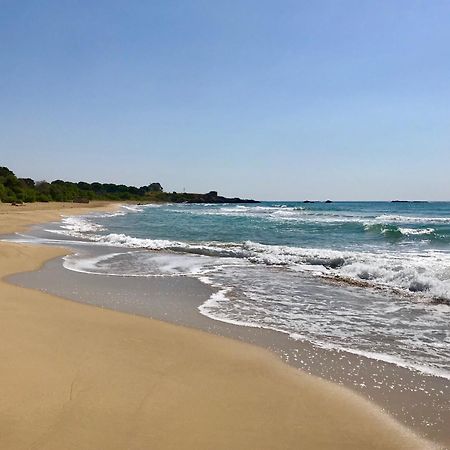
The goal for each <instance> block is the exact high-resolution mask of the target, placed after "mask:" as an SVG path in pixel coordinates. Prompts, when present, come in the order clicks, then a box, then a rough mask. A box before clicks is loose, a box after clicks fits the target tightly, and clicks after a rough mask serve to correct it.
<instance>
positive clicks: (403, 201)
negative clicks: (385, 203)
mask: <svg viewBox="0 0 450 450" xmlns="http://www.w3.org/2000/svg"><path fill="white" fill-rule="evenodd" d="M391 203H410V202H409V200H392V201H391Z"/></svg>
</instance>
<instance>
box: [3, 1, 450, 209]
mask: <svg viewBox="0 0 450 450" xmlns="http://www.w3.org/2000/svg"><path fill="white" fill-rule="evenodd" d="M0 165H6V166H9V167H10V168H11V169H12V170H14V171H15V172H16V173H17V174H18V175H19V176H30V177H32V178H34V179H37V180H39V179H46V180H49V181H50V180H53V179H55V178H63V179H68V180H76V181H78V180H80V179H83V180H85V181H103V182H106V181H112V182H123V183H127V184H135V185H143V184H148V183H149V182H152V181H159V182H161V184H162V185H163V186H164V187H165V188H166V189H167V190H170V191H172V190H182V189H183V188H186V190H187V191H199V192H204V191H208V190H210V189H215V190H218V191H220V192H221V193H223V194H226V195H242V196H251V197H256V198H259V199H284V200H289V199H304V198H309V199H325V198H331V199H392V198H407V199H434V200H444V199H446V200H450V1H448V0H423V1H415V0H376V1H375V0H373V1H369V0H367V1H361V0H354V1H348V0H342V1H337V0H330V1H326V0H323V1H320V0H319V1H311V0H309V1H300V0H296V1H281V2H280V1H265V0H257V1H245V0H240V1H221V2H219V1H206V0H204V1H181V0H180V1H170V0H164V1H131V0H126V1H114V0H108V1H106V0H105V1H98V0H97V1H96V0H91V1H75V0H74V1H65V0H55V1H45V0H36V1H27V0H21V1H17V0H8V1H4V0H0Z"/></svg>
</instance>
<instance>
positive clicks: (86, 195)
mask: <svg viewBox="0 0 450 450" xmlns="http://www.w3.org/2000/svg"><path fill="white" fill-rule="evenodd" d="M164 194H165V193H164V192H163V188H162V186H161V185H160V184H159V183H150V184H149V185H148V186H141V187H136V186H126V185H124V184H113V183H98V182H95V183H86V182H84V181H80V182H78V183H73V182H71V181H63V180H55V181H52V182H51V183H49V182H47V181H34V180H32V179H31V178H18V177H17V176H16V175H15V174H14V172H13V171H11V170H10V169H8V168H7V167H0V201H2V202H4V203H21V202H27V203H28V202H50V201H53V202H88V201H90V200H136V201H146V200H149V199H151V200H158V199H159V197H161V199H160V200H161V201H164V200H165V198H164V197H165V195H164Z"/></svg>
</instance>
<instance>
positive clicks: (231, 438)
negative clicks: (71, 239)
mask: <svg viewBox="0 0 450 450" xmlns="http://www.w3.org/2000/svg"><path fill="white" fill-rule="evenodd" d="M18 208H20V207H18ZM60 213H61V210H59V211H58V210H54V209H53V210H50V209H48V210H46V211H44V212H43V213H42V214H40V212H38V210H37V209H34V210H33V215H32V216H29V215H22V213H20V214H19V216H20V217H18V219H17V228H14V226H15V225H14V224H15V222H14V218H11V217H7V216H8V214H7V213H6V217H2V218H1V222H0V232H11V231H13V230H14V229H19V228H20V227H22V229H23V227H24V226H26V225H28V224H29V223H33V220H34V222H44V221H48V220H55V219H56V218H57V217H58V215H59V214H60ZM5 224H6V225H5ZM64 253H66V250H63V249H60V248H55V247H49V246H45V247H44V246H32V245H23V244H14V243H5V242H1V243H0V277H1V278H2V281H1V282H0V321H1V323H0V339H1V342H2V346H0V385H1V386H2V388H1V402H0V448H5V449H6V448H7V449H13V450H14V449H29V448H33V449H58V450H59V449H78V450H79V449H92V448H96V449H100V448H107V449H124V448H127V449H143V448H152V449H171V448H182V449H210V448H215V449H230V448H233V449H241V448H242V449H275V448H280V449H290V448H305V449H327V448H329V449H340V448H342V449H361V448H364V449H372V448H373V449H375V448H377V449H416V448H417V449H423V448H427V447H429V444H428V443H427V442H426V441H424V440H421V439H419V438H417V437H416V436H415V435H414V434H412V432H410V431H409V430H408V429H407V428H405V427H404V426H402V425H400V424H399V423H398V422H397V421H395V420H394V419H392V418H391V417H390V416H388V415H386V414H383V413H382V412H381V411H380V410H379V409H378V408H377V407H375V406H374V405H373V404H372V403H370V402H368V401H366V400H364V399H363V398H362V397H360V396H358V395H356V394H354V393H352V392H351V391H350V390H348V389H344V388H342V387H339V386H338V385H336V384H332V383H329V382H326V381H324V380H321V379H319V378H316V377H313V376H310V375H307V374H305V373H303V372H301V371H298V370H295V369H293V368H290V367H289V366H288V365H286V364H283V363H282V362H281V361H280V360H279V359H278V358H276V357H275V356H274V355H273V354H271V353H270V352H267V351H266V350H263V349H261V348H258V347H257V346H252V345H248V344H245V343H239V342H237V341H235V340H231V339H226V338H223V337H219V336H214V335H213V334H210V333H205V332H202V331H198V330H193V329H190V328H187V327H183V326H175V325H172V324H168V323H164V322H162V321H157V320H153V319H149V318H144V317H139V316H133V315H130V314H123V313H120V312H116V311H113V310H111V309H109V307H111V306H112V305H111V304H109V305H108V309H106V308H98V307H93V306H88V305H82V304H79V303H76V302H70V301H66V300H63V299H61V298H59V297H57V296H54V295H51V294H48V293H45V292H40V291H38V290H34V289H27V288H24V287H20V286H15V285H12V284H9V283H6V282H5V281H3V279H4V278H5V277H6V276H8V275H12V274H14V273H17V272H23V271H33V270H36V269H38V268H40V267H41V266H42V265H43V264H44V263H45V261H47V260H49V259H51V258H55V257H57V256H58V255H62V254H64ZM56 262H57V260H56ZM52 263H53V262H52ZM52 263H50V265H51V264H52ZM45 270H47V268H46V269H45ZM66 272H67V271H66ZM40 273H42V272H40ZM94 278H96V277H94ZM107 278H108V280H107V282H106V283H104V285H105V286H106V287H107V289H108V287H109V294H108V292H107V291H106V294H105V295H106V298H113V297H114V295H113V294H114V293H115V292H116V291H117V290H118V288H119V286H113V285H112V284H111V283H113V278H112V277H107ZM120 281H123V280H120ZM184 281H186V280H184ZM45 284H46V285H45V286H43V289H47V290H50V288H51V287H52V286H57V285H58V286H60V285H63V287H65V289H66V291H65V294H66V296H69V293H70V290H72V291H73V290H74V289H78V290H79V292H81V291H80V289H81V288H82V287H83V288H85V287H86V285H84V281H83V282H82V283H81V284H80V280H78V281H77V282H76V283H75V284H74V285H70V284H68V281H67V279H66V278H62V279H61V275H60V274H59V273H57V272H53V274H52V275H51V277H50V279H47V280H46V281H45ZM74 286H75V287H74ZM87 287H89V285H87ZM160 288H161V289H159V292H162V293H164V292H165V291H164V290H163V288H162V285H161V286H160ZM179 288H180V291H179V293H180V294H182V295H181V296H179V298H183V296H184V297H185V298H188V297H189V296H188V295H187V294H186V289H187V288H186V287H184V286H183V287H181V286H180V287H179ZM194 291H196V287H194ZM96 293H97V292H93V296H92V297H96ZM161 295H163V294H161ZM193 295H194V294H193ZM150 297H151V298H155V299H156V291H153V296H152V295H150ZM165 298H166V297H165ZM161 301H165V300H164V299H163V297H161ZM119 303H120V302H119ZM161 311H162V308H161ZM234 337H239V335H237V336H234Z"/></svg>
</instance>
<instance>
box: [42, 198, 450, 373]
mask: <svg viewBox="0 0 450 450" xmlns="http://www.w3.org/2000/svg"><path fill="white" fill-rule="evenodd" d="M48 231H50V232H51V233H52V235H53V236H54V238H55V239H58V238H66V239H67V238H68V237H71V238H75V239H81V240H86V241H89V242H92V243H97V244H102V245H105V244H106V245H111V246H115V247H116V248H117V247H121V248H124V249H126V248H129V249H134V250H135V249H142V250H140V251H124V252H117V251H111V253H110V254H106V255H105V254H103V255H101V256H97V257H90V258H86V257H82V256H77V255H74V256H69V257H67V258H66V260H65V267H66V268H67V269H70V270H75V271H80V272H87V273H101V274H110V275H118V276H123V275H126V276H161V275H164V276H168V275H170V276H182V275H191V276H194V277H197V278H198V279H200V280H201V281H202V282H204V283H207V284H209V285H212V286H213V287H215V288H216V289H217V292H215V293H214V294H213V295H212V296H211V298H210V299H209V300H208V301H206V302H205V303H203V304H202V305H201V306H200V308H199V309H200V312H201V313H202V314H204V315H207V316H208V317H211V318H214V319H217V320H221V321H227V322H230V323H236V324H241V325H245V326H252V327H265V328H269V329H273V330H279V331H283V332H284V333H287V334H288V335H290V336H291V337H292V338H294V339H303V340H308V341H310V342H312V343H314V344H315V345H319V346H322V347H325V348H333V349H345V350H346V351H349V352H352V353H356V354H362V355H365V356H368V357H370V358H373V359H380V360H384V361H388V362H394V363H396V364H397V365H399V366H403V367H408V368H410V369H414V370H418V371H420V372H422V373H425V374H435V375H438V376H442V377H445V378H447V379H450V331H449V322H448V319H449V314H450V307H449V306H448V305H447V304H445V302H446V301H449V300H450V203H381V202H374V203H332V204H324V203H320V204H319V203H314V204H303V203H292V202H291V203H281V202H272V203H268V202H267V203H262V204H259V205H185V204H181V205H180V204H176V205H174V204H172V205H170V204H169V205H149V206H144V207H125V208H123V209H122V211H120V212H119V213H115V214H102V215H101V214H99V215H94V216H89V217H84V218H79V217H77V218H66V219H65V220H64V221H63V224H62V226H61V225H55V226H54V227H49V228H48Z"/></svg>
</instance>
